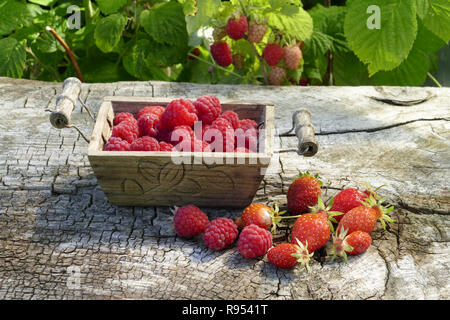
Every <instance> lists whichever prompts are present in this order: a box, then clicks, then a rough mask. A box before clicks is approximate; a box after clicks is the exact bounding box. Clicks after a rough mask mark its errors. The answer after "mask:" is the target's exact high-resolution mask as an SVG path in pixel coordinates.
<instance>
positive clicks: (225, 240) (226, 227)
mask: <svg viewBox="0 0 450 320" xmlns="http://www.w3.org/2000/svg"><path fill="white" fill-rule="evenodd" d="M237 236H238V229H237V226H236V224H235V223H234V221H233V220H231V219H228V218H217V219H215V220H213V221H211V223H210V224H209V225H208V226H207V227H206V230H205V233H204V234H203V241H204V242H205V244H206V246H207V247H208V248H210V249H211V250H222V249H225V248H226V247H229V246H230V245H231V244H232V243H233V242H234V240H236V238H237Z"/></svg>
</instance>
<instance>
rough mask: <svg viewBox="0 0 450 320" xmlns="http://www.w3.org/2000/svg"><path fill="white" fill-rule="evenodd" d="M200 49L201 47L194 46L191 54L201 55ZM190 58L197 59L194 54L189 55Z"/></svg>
mask: <svg viewBox="0 0 450 320" xmlns="http://www.w3.org/2000/svg"><path fill="white" fill-rule="evenodd" d="M200 53H201V52H200V49H199V48H194V49H192V51H191V54H193V55H194V56H197V57H198V56H200ZM188 59H189V60H195V58H194V57H192V56H188Z"/></svg>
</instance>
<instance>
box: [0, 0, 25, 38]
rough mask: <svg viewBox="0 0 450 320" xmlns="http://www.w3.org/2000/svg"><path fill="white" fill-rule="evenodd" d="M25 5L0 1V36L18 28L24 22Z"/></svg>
mask: <svg viewBox="0 0 450 320" xmlns="http://www.w3.org/2000/svg"><path fill="white" fill-rule="evenodd" d="M26 12H27V8H26V5H25V4H24V3H22V2H18V1H15V0H0V21H1V23H0V36H1V35H5V34H9V33H11V32H12V31H14V30H16V29H18V28H20V27H21V26H22V25H23V22H24V21H26V19H25V18H26V17H25V15H26Z"/></svg>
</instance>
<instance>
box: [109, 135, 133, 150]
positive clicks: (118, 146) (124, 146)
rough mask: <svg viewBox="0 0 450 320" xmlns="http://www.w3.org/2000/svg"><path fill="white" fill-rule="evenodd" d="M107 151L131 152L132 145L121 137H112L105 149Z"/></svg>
mask: <svg viewBox="0 0 450 320" xmlns="http://www.w3.org/2000/svg"><path fill="white" fill-rule="evenodd" d="M104 150H105V151H130V144H129V143H128V141H126V140H122V139H121V138H119V137H111V138H109V140H108V142H107V143H106V144H105V147H104Z"/></svg>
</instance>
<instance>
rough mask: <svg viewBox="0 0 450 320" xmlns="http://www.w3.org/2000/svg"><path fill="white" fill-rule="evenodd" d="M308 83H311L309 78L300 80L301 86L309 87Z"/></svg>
mask: <svg viewBox="0 0 450 320" xmlns="http://www.w3.org/2000/svg"><path fill="white" fill-rule="evenodd" d="M308 82H309V80H308V78H306V77H302V78H300V82H299V84H300V85H301V86H307V85H308Z"/></svg>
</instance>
